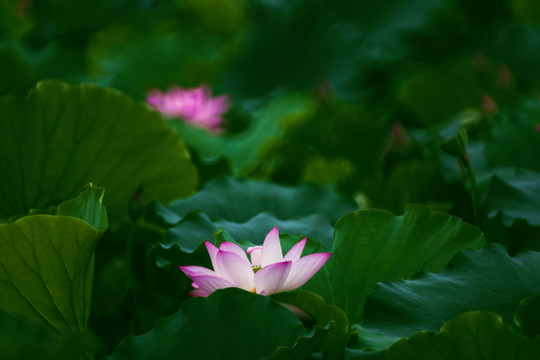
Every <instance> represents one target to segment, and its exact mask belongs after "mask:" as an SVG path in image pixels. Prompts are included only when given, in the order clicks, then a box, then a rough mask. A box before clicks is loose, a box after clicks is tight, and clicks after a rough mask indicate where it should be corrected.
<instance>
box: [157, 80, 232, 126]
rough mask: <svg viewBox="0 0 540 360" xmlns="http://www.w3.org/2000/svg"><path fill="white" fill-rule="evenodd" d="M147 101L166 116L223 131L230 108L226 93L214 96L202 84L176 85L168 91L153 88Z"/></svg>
mask: <svg viewBox="0 0 540 360" xmlns="http://www.w3.org/2000/svg"><path fill="white" fill-rule="evenodd" d="M146 102H147V103H148V104H149V105H150V106H152V107H153V108H155V109H156V110H157V111H159V112H160V113H161V114H162V115H163V116H166V117H179V118H182V119H183V120H184V121H186V122H187V123H190V124H193V125H195V126H200V127H204V128H206V129H209V130H214V131H221V125H222V123H223V118H222V115H223V114H224V113H225V112H226V111H227V110H228V109H229V108H230V102H229V98H228V97H227V96H226V95H221V96H217V97H215V98H213V97H212V90H211V89H210V88H209V87H207V86H205V85H201V86H199V87H197V88H194V89H182V88H180V87H174V88H171V89H169V91H167V92H166V93H162V92H161V91H159V90H152V91H151V92H150V93H149V94H148V95H147V97H146Z"/></svg>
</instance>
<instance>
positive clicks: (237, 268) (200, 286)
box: [180, 227, 331, 297]
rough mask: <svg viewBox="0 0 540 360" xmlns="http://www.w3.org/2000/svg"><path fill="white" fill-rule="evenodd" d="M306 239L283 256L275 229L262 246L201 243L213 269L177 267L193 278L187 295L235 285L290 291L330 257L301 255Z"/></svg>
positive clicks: (254, 289)
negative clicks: (206, 250) (244, 248)
mask: <svg viewBox="0 0 540 360" xmlns="http://www.w3.org/2000/svg"><path fill="white" fill-rule="evenodd" d="M305 244H306V238H304V239H302V240H301V241H299V242H298V243H296V244H295V245H294V246H293V247H292V248H291V249H290V250H289V251H288V252H287V254H286V255H285V256H283V254H282V252H281V244H280V241H279V233H278V228H277V227H275V228H274V229H272V230H271V231H270V232H269V233H268V235H266V238H265V239H264V243H263V245H262V246H254V247H250V248H248V249H247V253H248V254H250V257H251V261H250V260H248V257H247V254H246V252H244V250H243V249H242V248H241V247H240V246H238V245H236V244H234V243H231V242H222V243H221V245H220V247H219V249H218V248H217V247H216V246H214V245H212V244H211V243H210V242H208V241H207V242H205V245H206V248H207V249H208V253H209V254H210V260H211V261H212V267H213V268H214V270H211V269H207V268H205V267H201V266H180V269H181V270H182V271H183V272H184V273H185V274H186V275H187V276H189V278H190V279H191V280H193V283H192V286H193V287H194V288H195V289H194V290H193V291H191V292H190V293H189V294H190V295H191V296H204V297H206V296H208V295H210V294H211V293H213V292H214V291H216V290H218V289H224V288H229V287H238V288H241V289H244V290H246V291H250V292H253V293H257V294H261V295H271V294H276V293H280V292H284V291H288V290H293V289H296V288H299V287H300V286H302V285H304V284H305V283H306V282H307V281H308V280H309V279H311V277H312V276H313V275H315V273H316V272H317V271H319V270H320V268H321V267H322V266H323V265H324V264H325V263H326V260H328V258H329V257H330V255H331V254H330V253H317V254H311V255H307V256H304V257H300V255H302V251H303V250H304V246H305Z"/></svg>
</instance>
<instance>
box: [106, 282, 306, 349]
mask: <svg viewBox="0 0 540 360" xmlns="http://www.w3.org/2000/svg"><path fill="white" fill-rule="evenodd" d="M305 334H306V330H305V328H304V326H303V325H302V324H301V323H300V321H299V320H298V318H297V317H296V316H295V315H294V314H293V313H292V312H291V311H289V310H288V309H286V308H284V307H283V306H281V305H279V304H278V303H276V302H275V301H273V300H271V299H270V298H268V297H265V296H260V295H256V294H251V293H249V292H246V291H244V290H240V289H236V288H228V289H223V290H218V291H216V292H214V293H212V294H211V295H210V296H209V297H208V298H193V299H190V300H188V301H186V302H184V303H183V304H182V305H181V307H180V310H178V312H176V313H175V314H173V315H171V316H169V317H166V318H163V319H160V320H158V321H157V322H156V323H155V325H154V328H153V329H152V330H151V331H149V332H147V333H146V334H143V335H139V336H129V337H127V338H125V339H124V340H123V341H122V342H121V343H120V344H119V345H118V347H117V348H116V349H115V350H114V352H113V353H112V355H111V356H110V357H109V359H111V360H121V359H131V360H136V359H170V358H175V357H178V354H182V357H185V358H186V359H237V360H243V359H245V360H252V359H261V358H264V357H267V356H271V355H272V354H273V353H274V350H275V349H276V348H277V347H278V346H292V345H294V343H295V341H296V339H297V337H298V336H301V335H305Z"/></svg>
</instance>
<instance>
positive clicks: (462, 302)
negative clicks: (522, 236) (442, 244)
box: [362, 244, 540, 349]
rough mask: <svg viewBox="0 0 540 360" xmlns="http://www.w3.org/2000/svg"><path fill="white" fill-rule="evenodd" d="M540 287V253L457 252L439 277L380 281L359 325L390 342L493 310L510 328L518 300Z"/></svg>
mask: <svg viewBox="0 0 540 360" xmlns="http://www.w3.org/2000/svg"><path fill="white" fill-rule="evenodd" d="M539 288H540V252H536V251H530V250H529V251H523V252H521V253H519V254H517V255H516V256H514V257H511V256H510V255H508V253H507V252H506V249H505V248H504V247H503V246H501V245H499V244H489V245H487V246H486V247H485V248H483V249H482V250H480V251H475V250H465V251H462V252H461V253H459V254H457V255H456V256H455V257H454V259H452V261H451V262H450V264H449V265H448V267H447V268H446V269H445V270H443V271H440V272H438V273H428V272H424V273H421V274H419V275H417V276H415V277H414V278H412V279H410V280H401V281H397V282H394V283H392V282H389V281H385V282H383V283H379V284H378V285H377V286H376V287H375V289H373V291H372V292H371V293H370V294H369V296H368V298H367V300H366V306H365V309H364V311H365V316H364V319H363V323H362V326H363V328H364V329H365V330H369V331H366V333H369V336H375V335H377V334H379V335H380V336H381V337H386V338H388V340H390V342H392V339H393V340H394V341H395V340H397V339H398V338H400V337H407V336H411V335H412V334H413V333H415V332H417V331H421V330H429V331H437V330H438V329H440V327H441V326H442V325H443V324H444V322H445V321H446V320H449V319H453V318H455V317H457V316H459V315H460V314H462V313H464V312H467V311H470V310H482V311H492V312H495V313H497V314H499V315H500V316H501V317H502V319H503V320H504V322H505V323H507V324H512V323H513V317H514V311H515V309H516V308H517V307H518V305H519V303H520V301H521V300H522V299H524V298H527V297H530V296H533V295H536V294H537V293H538V291H537V290H535V289H539ZM526 320H527V319H525V321H526ZM381 345H382V346H383V347H379V349H382V348H386V347H387V346H388V345H389V343H388V342H387V343H386V344H381ZM384 345H386V347H385V346H384Z"/></svg>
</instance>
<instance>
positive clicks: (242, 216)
mask: <svg viewBox="0 0 540 360" xmlns="http://www.w3.org/2000/svg"><path fill="white" fill-rule="evenodd" d="M169 209H171V210H172V211H174V212H175V213H176V214H178V215H180V216H183V215H185V214H187V213H188V212H191V211H193V210H202V211H203V212H204V213H205V214H207V215H208V216H209V217H210V219H212V220H214V219H226V220H229V221H234V222H238V223H240V222H245V221H247V220H249V219H251V218H252V217H254V216H256V215H257V214H260V213H263V212H266V213H270V214H273V215H275V216H276V217H277V218H278V219H282V220H288V219H296V218H300V217H304V216H309V215H312V214H321V215H323V216H324V217H326V218H327V219H328V221H329V222H332V223H333V222H335V221H336V220H338V219H339V218H340V217H341V216H342V215H344V214H346V213H348V212H350V211H353V210H355V209H356V206H355V205H354V203H353V202H352V200H349V199H347V198H345V197H343V196H342V195H340V194H337V193H335V192H333V191H332V190H330V189H327V188H321V187H318V186H315V185H312V184H301V185H299V186H296V187H284V186H280V185H277V184H272V183H270V182H268V181H258V180H248V179H244V178H236V177H224V178H219V179H216V180H212V181H210V182H208V183H206V184H205V186H204V188H203V189H202V190H201V191H199V192H197V193H196V194H194V195H193V196H191V197H189V198H186V199H181V200H178V201H175V202H172V203H171V204H170V205H169Z"/></svg>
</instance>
